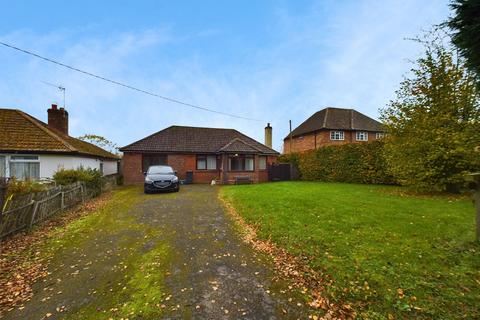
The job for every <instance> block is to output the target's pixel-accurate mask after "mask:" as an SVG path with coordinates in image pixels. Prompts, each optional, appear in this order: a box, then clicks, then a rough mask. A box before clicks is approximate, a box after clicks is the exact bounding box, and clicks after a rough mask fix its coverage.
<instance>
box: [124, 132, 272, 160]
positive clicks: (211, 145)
mask: <svg viewBox="0 0 480 320" xmlns="http://www.w3.org/2000/svg"><path fill="white" fill-rule="evenodd" d="M120 151H124V152H165V153H183V152H185V153H219V152H252V153H261V154H278V152H277V151H275V150H273V149H271V148H269V147H267V146H265V145H264V144H261V143H260V142H258V141H255V140H254V139H252V138H250V137H248V136H246V135H244V134H243V133H241V132H238V131H237V130H234V129H217V128H199V127H183V126H171V127H168V128H166V129H163V130H161V131H159V132H157V133H154V134H152V135H150V136H148V137H146V138H143V139H141V140H138V141H137V142H134V143H132V144H129V145H128V146H125V147H122V148H120Z"/></svg>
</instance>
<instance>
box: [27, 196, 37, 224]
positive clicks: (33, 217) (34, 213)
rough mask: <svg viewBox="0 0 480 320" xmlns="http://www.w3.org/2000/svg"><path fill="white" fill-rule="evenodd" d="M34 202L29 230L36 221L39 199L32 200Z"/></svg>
mask: <svg viewBox="0 0 480 320" xmlns="http://www.w3.org/2000/svg"><path fill="white" fill-rule="evenodd" d="M32 202H33V210H32V215H31V217H30V223H29V224H28V230H31V229H32V227H33V223H34V221H35V215H36V214H37V210H38V201H35V200H32Z"/></svg>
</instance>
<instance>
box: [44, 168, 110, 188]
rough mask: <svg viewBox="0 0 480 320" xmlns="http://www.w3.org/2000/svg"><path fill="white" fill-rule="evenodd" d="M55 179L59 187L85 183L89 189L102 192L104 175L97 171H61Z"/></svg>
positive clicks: (56, 173) (80, 169) (82, 169)
mask: <svg viewBox="0 0 480 320" xmlns="http://www.w3.org/2000/svg"><path fill="white" fill-rule="evenodd" d="M53 179H54V180H55V182H56V183H57V184H59V185H62V186H65V185H69V184H72V183H75V182H84V183H85V185H86V187H87V189H93V190H95V191H97V192H100V190H101V189H102V186H103V179H102V173H101V172H100V171H98V170H97V169H90V168H87V169H84V168H78V169H68V170H66V169H61V170H59V171H57V172H55V174H54V175H53Z"/></svg>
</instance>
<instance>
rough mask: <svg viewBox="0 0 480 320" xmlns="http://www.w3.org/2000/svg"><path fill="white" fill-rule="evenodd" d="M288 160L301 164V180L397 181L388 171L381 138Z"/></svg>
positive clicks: (333, 147)
mask: <svg viewBox="0 0 480 320" xmlns="http://www.w3.org/2000/svg"><path fill="white" fill-rule="evenodd" d="M285 159H287V157H285ZM288 162H290V163H294V164H295V163H297V164H298V169H299V171H300V178H301V179H302V180H318V181H328V182H349V183H366V184H393V183H395V181H394V179H393V178H392V176H391V175H390V174H389V173H388V171H387V164H386V161H385V157H384V152H383V143H382V142H380V141H373V142H370V143H362V144H345V145H339V146H327V147H323V148H320V149H317V150H314V151H309V152H305V153H300V154H294V155H289V156H288Z"/></svg>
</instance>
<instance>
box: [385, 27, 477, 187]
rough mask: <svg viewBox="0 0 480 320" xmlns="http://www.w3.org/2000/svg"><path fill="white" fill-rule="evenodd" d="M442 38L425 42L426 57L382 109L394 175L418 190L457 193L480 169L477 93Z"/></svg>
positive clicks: (471, 78) (433, 37)
mask: <svg viewBox="0 0 480 320" xmlns="http://www.w3.org/2000/svg"><path fill="white" fill-rule="evenodd" d="M438 35H439V34H438V33H435V34H430V36H427V37H426V38H425V39H424V40H420V39H417V41H418V42H419V43H421V44H423V45H424V48H425V53H424V56H423V57H421V58H419V59H418V60H417V61H416V62H415V66H414V68H413V69H412V70H411V73H412V75H411V76H410V77H409V78H406V79H405V80H404V81H403V82H402V83H401V85H400V89H399V90H398V91H397V92H396V95H397V97H396V99H395V100H394V101H392V102H390V104H389V106H387V108H385V109H383V110H381V114H382V115H381V118H382V121H383V122H384V123H385V127H386V131H387V136H386V138H385V156H386V159H387V163H388V166H389V168H390V171H391V173H392V174H393V176H394V177H395V178H396V179H397V180H398V181H399V182H400V183H401V184H403V185H408V186H411V187H414V188H416V189H418V190H430V191H445V190H447V191H453V189H457V190H458V187H459V186H460V184H461V183H463V181H464V178H465V175H466V174H467V173H469V172H473V171H478V170H480V157H479V155H478V152H475V147H476V146H478V145H480V106H479V92H478V91H477V87H476V85H475V77H474V75H473V74H472V72H470V71H468V70H467V68H466V66H465V63H464V61H463V59H462V58H460V57H456V56H455V54H454V53H453V50H451V48H447V47H446V46H445V45H444V41H443V39H441V38H439V37H438Z"/></svg>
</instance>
